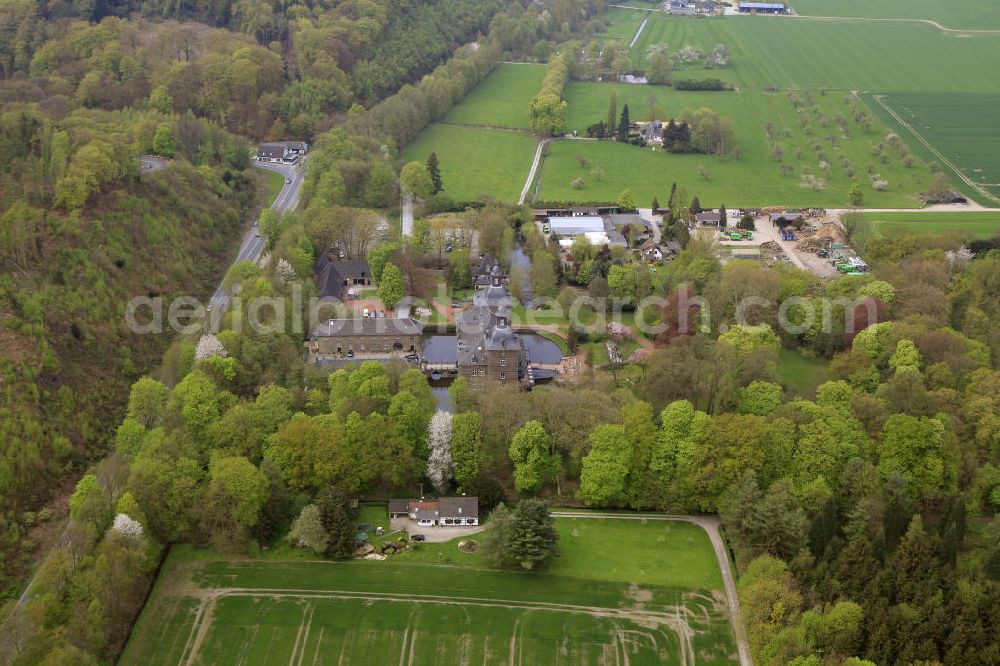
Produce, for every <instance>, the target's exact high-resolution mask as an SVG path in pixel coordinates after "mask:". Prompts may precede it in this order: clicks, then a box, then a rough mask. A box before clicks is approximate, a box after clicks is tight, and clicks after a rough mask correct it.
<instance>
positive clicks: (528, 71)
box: [444, 64, 545, 184]
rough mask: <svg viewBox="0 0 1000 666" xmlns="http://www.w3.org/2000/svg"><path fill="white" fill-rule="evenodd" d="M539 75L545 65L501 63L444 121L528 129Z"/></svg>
mask: <svg viewBox="0 0 1000 666" xmlns="http://www.w3.org/2000/svg"><path fill="white" fill-rule="evenodd" d="M543 76H545V65H529V64H524V65H515V64H501V65H499V66H497V68H496V69H495V70H493V73H492V74H490V75H489V76H488V77H487V78H486V80H485V81H483V82H482V83H480V84H479V85H478V86H476V89H475V90H473V91H472V92H471V93H469V94H468V95H466V96H465V99H463V100H462V101H461V102H460V103H459V104H457V105H456V106H455V107H454V108H452V110H451V112H449V113H448V115H447V116H445V118H444V120H445V121H447V122H449V123H457V124H460V125H488V126H491V127H511V128H515V129H528V104H529V103H530V102H531V98H532V97H534V96H535V94H536V93H537V92H538V89H539V88H541V86H542V77H543ZM522 184H523V182H522Z"/></svg>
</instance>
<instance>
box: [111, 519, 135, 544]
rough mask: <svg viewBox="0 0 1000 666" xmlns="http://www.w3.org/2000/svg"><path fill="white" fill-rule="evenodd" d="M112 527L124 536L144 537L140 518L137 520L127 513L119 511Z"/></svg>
mask: <svg viewBox="0 0 1000 666" xmlns="http://www.w3.org/2000/svg"><path fill="white" fill-rule="evenodd" d="M112 529H114V531H116V532H118V533H119V534H122V535H124V536H127V537H130V538H132V539H141V538H142V525H141V524H140V523H139V521H138V520H135V519H134V518H132V517H131V516H129V515H128V514H127V513H119V514H118V515H117V516H115V522H114V524H113V525H112Z"/></svg>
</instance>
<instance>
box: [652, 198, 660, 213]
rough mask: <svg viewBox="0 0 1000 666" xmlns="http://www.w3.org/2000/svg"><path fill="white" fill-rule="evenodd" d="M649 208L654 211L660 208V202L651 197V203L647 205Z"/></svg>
mask: <svg viewBox="0 0 1000 666" xmlns="http://www.w3.org/2000/svg"><path fill="white" fill-rule="evenodd" d="M649 206H650V208H652V209H653V210H654V211H655V210H656V209H657V208H659V207H660V200H659V199H658V198H656V197H653V203H651V204H649Z"/></svg>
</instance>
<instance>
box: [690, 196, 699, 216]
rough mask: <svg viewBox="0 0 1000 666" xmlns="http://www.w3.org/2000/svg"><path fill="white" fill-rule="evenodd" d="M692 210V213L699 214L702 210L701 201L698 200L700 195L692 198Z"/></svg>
mask: <svg viewBox="0 0 1000 666" xmlns="http://www.w3.org/2000/svg"><path fill="white" fill-rule="evenodd" d="M690 210H691V213H692V214H698V213H700V212H701V201H699V200H698V197H695V198H694V199H691V208H690Z"/></svg>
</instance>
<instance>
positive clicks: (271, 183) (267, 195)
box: [261, 169, 285, 206]
mask: <svg viewBox="0 0 1000 666" xmlns="http://www.w3.org/2000/svg"><path fill="white" fill-rule="evenodd" d="M261 171H263V172H264V187H265V188H266V189H265V190H264V201H265V203H266V205H268V206H270V205H271V204H272V203H273V202H274V200H275V199H276V198H277V196H278V193H279V192H281V188H282V187H284V186H285V176H284V175H283V174H280V173H278V172H277V171H268V170H265V169H261Z"/></svg>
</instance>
